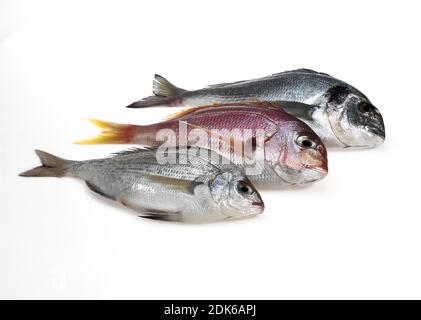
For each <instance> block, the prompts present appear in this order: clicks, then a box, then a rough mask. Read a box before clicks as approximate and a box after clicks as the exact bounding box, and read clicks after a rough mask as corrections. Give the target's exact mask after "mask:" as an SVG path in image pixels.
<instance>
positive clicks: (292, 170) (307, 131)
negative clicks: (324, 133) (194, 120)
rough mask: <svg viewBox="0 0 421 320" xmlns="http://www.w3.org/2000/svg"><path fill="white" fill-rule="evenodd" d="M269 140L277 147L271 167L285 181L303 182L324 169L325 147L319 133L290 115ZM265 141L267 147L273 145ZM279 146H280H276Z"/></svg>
mask: <svg viewBox="0 0 421 320" xmlns="http://www.w3.org/2000/svg"><path fill="white" fill-rule="evenodd" d="M282 127H283V130H280V131H279V135H278V134H277V135H275V136H274V137H273V138H274V141H269V142H270V143H272V145H273V146H274V145H276V146H277V148H278V152H279V156H278V157H277V158H278V161H277V163H276V165H275V166H274V170H275V172H276V173H277V175H278V176H279V177H280V178H281V179H282V180H284V181H285V182H287V183H288V184H305V183H309V182H313V181H317V180H320V179H322V178H324V177H325V176H326V175H327V173H328V164H327V151H326V147H325V146H324V144H323V142H322V140H321V139H320V138H319V136H318V135H317V134H316V133H315V132H314V131H313V130H312V129H311V128H310V127H309V126H308V125H307V124H305V123H304V122H302V121H300V120H298V119H296V118H294V117H291V119H290V121H288V122H286V123H285V124H283V126H282ZM273 146H272V147H271V146H270V145H267V146H266V148H267V147H269V148H270V149H272V150H273V149H274V147H273ZM279 146H280V147H279Z"/></svg>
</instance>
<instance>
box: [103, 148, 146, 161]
mask: <svg viewBox="0 0 421 320" xmlns="http://www.w3.org/2000/svg"><path fill="white" fill-rule="evenodd" d="M145 150H150V148H146V147H142V148H139V147H133V148H129V149H126V150H122V151H117V152H113V153H111V154H110V155H109V158H113V157H118V156H126V155H128V154H132V153H137V152H141V151H145Z"/></svg>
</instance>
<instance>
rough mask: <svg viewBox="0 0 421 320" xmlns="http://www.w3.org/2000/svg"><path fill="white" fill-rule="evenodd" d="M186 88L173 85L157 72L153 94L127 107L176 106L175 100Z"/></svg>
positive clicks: (180, 96)
mask: <svg viewBox="0 0 421 320" xmlns="http://www.w3.org/2000/svg"><path fill="white" fill-rule="evenodd" d="M185 91H186V90H184V89H181V88H178V87H176V86H175V85H173V84H172V83H171V82H169V81H168V80H167V79H165V78H164V77H162V76H160V75H159V74H156V75H155V78H154V81H153V94H154V96H149V97H146V98H143V99H142V100H139V101H136V102H133V103H132V104H131V105H128V106H127V108H148V107H157V106H166V107H171V106H176V105H177V103H176V102H177V101H178V100H180V99H181V98H182V94H183V93H184V92H185Z"/></svg>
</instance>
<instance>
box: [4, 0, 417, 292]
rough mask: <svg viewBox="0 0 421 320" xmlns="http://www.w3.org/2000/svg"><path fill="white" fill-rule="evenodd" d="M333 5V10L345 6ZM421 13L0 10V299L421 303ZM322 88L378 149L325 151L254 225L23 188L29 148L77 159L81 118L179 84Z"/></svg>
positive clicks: (381, 7) (219, 8)
mask: <svg viewBox="0 0 421 320" xmlns="http://www.w3.org/2000/svg"><path fill="white" fill-rule="evenodd" d="M341 3H342V4H341ZM420 9H421V7H420V4H419V1H413V2H410V1H398V2H389V1H378V2H376V1H355V0H354V1H352V2H346V3H345V2H338V1H317V2H316V1H296V0H295V1H262V0H260V1H239V2H235V1H226V0H224V1H216V0H212V1H207V2H205V1H181V0H180V1H163V0H161V1H148V2H146V1H134V2H125V1H115V2H107V1H98V2H93V1H81V2H77V1H69V2H63V1H51V2H46V1H36V2H35V1H28V2H22V1H4V0H2V1H1V2H0V142H1V149H0V152H1V153H0V159H1V166H0V173H1V180H0V181H1V186H0V188H1V210H0V259H1V261H0V298H59V299H61V298H148V299H153V298H168V299H184V298H210V299H212V298H230V299H236V298H238V299H246V298H247V299H254V298H270V299H272V298H278V299H280V298H288V299H293V298H304V299H307V298H320V299H325V298H339V299H342V298H362V299H365V298H418V299H419V298H421V272H420V270H421V257H420V244H421V216H420V214H421V210H420V196H421V194H420V187H419V180H420V179H421V175H420V169H419V168H420V156H421V154H420V119H421V111H420V110H421V106H420V100H421V94H420V79H419V75H420V73H421V63H420V57H421V45H420V30H421V19H420ZM301 67H305V68H311V69H315V70H318V71H323V72H327V73H330V74H331V75H333V76H335V77H338V78H340V79H343V80H345V81H347V82H349V83H350V84H352V85H354V86H356V87H357V88H358V89H360V90H361V91H363V92H364V93H365V94H366V95H367V96H368V97H369V98H370V99H371V100H372V102H373V103H374V104H375V105H376V106H378V107H379V109H380V110H381V112H382V114H383V116H384V120H385V124H386V134H387V140H386V143H385V144H384V145H382V146H381V147H379V148H377V149H373V150H361V151H351V150H341V151H332V152H330V154H329V166H330V173H329V175H328V177H327V178H325V179H324V180H323V181H321V182H319V183H316V184H313V185H312V186H309V187H306V188H299V189H291V190H284V191H277V192H276V191H271V192H262V195H263V197H264V200H265V203H266V211H265V213H264V214H263V215H261V216H260V217H257V218H255V219H249V220H245V221H237V222H231V223H214V224H208V225H181V224H171V223H165V222H156V221H148V220H144V219H140V218H137V217H136V215H133V214H131V212H130V211H129V210H127V209H125V208H123V207H121V206H119V205H114V204H112V203H110V202H108V201H106V200H102V199H100V197H98V196H96V195H93V194H92V193H91V192H90V191H89V190H88V189H87V188H86V186H85V185H84V184H83V183H82V182H80V181H77V180H72V179H61V180H60V179H53V178H39V179H28V178H27V179H25V178H20V177H18V176H17V175H18V173H19V172H21V171H24V170H26V169H29V168H31V167H33V166H36V165H38V160H37V158H36V156H35V154H34V153H33V149H35V148H38V149H42V150H46V151H48V152H51V153H54V154H57V155H59V156H62V157H67V158H70V159H89V158H93V157H103V156H106V155H108V154H109V153H110V152H112V151H116V150H120V149H122V148H124V146H79V145H74V144H73V143H72V142H73V141H75V140H77V139H80V138H86V137H89V136H91V135H93V134H95V133H97V130H96V129H95V128H93V127H92V126H91V125H90V124H88V123H85V122H83V121H82V120H81V119H82V118H86V117H96V118H99V119H104V120H111V121H114V122H131V123H139V124H141V123H151V122H154V121H158V120H160V119H162V118H163V116H164V115H165V114H170V113H172V112H173V111H175V110H174V109H164V108H160V109H148V110H136V109H126V108H124V107H125V106H126V105H128V104H129V103H131V102H133V101H135V100H137V99H140V98H142V97H144V96H147V95H150V94H151V87H152V77H153V75H154V73H160V74H162V75H163V76H165V77H167V78H168V79H169V80H170V81H172V82H173V83H175V84H176V85H178V86H180V87H183V88H187V89H193V88H199V87H202V86H204V85H207V84H213V83H219V82H228V81H235V80H242V79H249V78H255V77H260V76H265V75H269V74H271V73H275V72H280V71H284V70H291V69H295V68H301Z"/></svg>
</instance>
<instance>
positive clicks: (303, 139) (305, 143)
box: [295, 136, 317, 149]
mask: <svg viewBox="0 0 421 320" xmlns="http://www.w3.org/2000/svg"><path fill="white" fill-rule="evenodd" d="M295 142H296V143H297V144H298V145H299V146H300V147H302V148H305V149H309V148H315V147H316V146H317V143H316V142H314V141H313V140H312V139H310V138H309V137H307V136H300V137H298V138H297V140H296V141H295Z"/></svg>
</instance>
